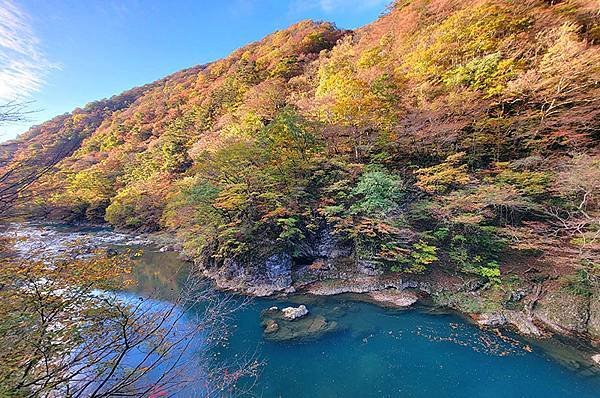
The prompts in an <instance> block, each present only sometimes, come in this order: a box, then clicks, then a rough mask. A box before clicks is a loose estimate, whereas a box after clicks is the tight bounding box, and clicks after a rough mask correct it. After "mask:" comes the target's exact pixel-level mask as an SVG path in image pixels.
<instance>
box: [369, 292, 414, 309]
mask: <svg viewBox="0 0 600 398" xmlns="http://www.w3.org/2000/svg"><path fill="white" fill-rule="evenodd" d="M368 296H369V297H370V298H371V299H373V300H374V301H377V302H378V303H381V304H383V305H385V306H387V307H395V308H407V307H410V306H411V305H413V304H414V303H416V302H417V301H418V300H419V298H418V297H417V295H416V294H415V293H414V292H411V291H407V290H398V289H386V290H378V291H374V292H371V293H368Z"/></svg>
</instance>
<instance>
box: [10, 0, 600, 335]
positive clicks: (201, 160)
mask: <svg viewBox="0 0 600 398" xmlns="http://www.w3.org/2000/svg"><path fill="white" fill-rule="evenodd" d="M599 44H600V24H599V9H598V2H597V1H595V0H565V1H542V0H526V1H509V0H485V1H484V0H463V1H453V0H399V1H396V2H395V3H394V4H392V5H390V6H389V7H388V10H387V12H386V13H385V15H383V16H382V17H381V18H380V19H379V20H377V21H375V22H374V23H372V24H370V25H367V26H365V27H363V28H361V29H358V30H356V31H344V30H339V29H337V28H336V27H335V26H334V25H332V24H330V23H322V22H310V21H305V22H300V23H298V24H296V25H293V26H291V27H289V28H288V29H286V30H283V31H279V32H276V33H274V34H272V35H270V36H268V37H266V38H265V39H263V40H262V41H260V42H256V43H253V44H250V45H248V46H246V47H243V48H241V49H239V50H237V51H235V52H234V53H233V54H231V55H230V56H229V57H227V58H225V59H222V60H219V61H216V62H213V63H211V64H208V65H205V66H201V67H195V68H191V69H188V70H184V71H181V72H179V73H176V74H174V75H171V76H169V77H166V78H165V79H163V80H160V81H157V82H155V83H152V84H150V85H148V86H145V87H142V88H137V89H134V90H132V91H130V92H127V93H124V94H122V95H120V96H118V97H113V98H111V99H109V100H104V101H99V102H96V103H92V104H90V105H87V106H86V107H84V108H83V109H77V110H75V111H74V112H72V113H71V114H67V115H62V116H59V117H57V118H55V119H53V120H51V121H49V122H46V123H44V124H42V125H40V126H38V127H35V128H32V129H31V130H30V131H29V132H27V133H26V134H24V135H23V136H21V137H20V138H19V139H18V140H17V145H14V144H12V145H10V146H6V148H7V149H6V150H5V151H4V152H5V153H4V154H3V157H4V159H5V163H6V161H7V162H8V164H5V165H4V167H5V168H10V167H14V165H15V164H19V165H21V166H23V164H24V165H25V166H23V167H21V169H22V170H26V169H27V168H28V167H40V165H43V164H44V162H45V161H47V160H48V159H50V158H51V157H52V156H61V159H62V160H61V161H60V162H58V163H57V164H56V166H53V169H52V172H51V173H47V174H45V176H44V178H42V179H41V180H40V181H37V182H36V184H34V185H33V186H32V188H31V190H30V192H29V193H28V194H27V195H26V197H28V198H29V199H28V200H27V201H25V202H24V203H22V204H21V206H20V207H19V208H18V209H17V210H18V211H19V213H20V212H21V211H26V212H27V213H28V214H30V215H31V216H35V217H49V218H52V219H61V220H68V221H92V222H102V221H107V222H108V223H110V224H112V225H114V226H117V227H123V228H130V229H135V230H140V231H156V230H166V231H173V232H174V233H176V234H177V236H178V237H179V238H180V239H181V241H182V242H184V247H185V250H186V251H187V253H188V254H190V255H191V256H194V257H197V258H202V259H203V260H202V261H203V262H205V263H210V264H213V265H215V264H216V265H219V266H221V265H223V264H225V265H226V264H228V262H229V261H232V260H235V261H236V262H237V263H240V264H244V266H247V267H252V266H253V265H256V266H257V267H258V266H259V265H258V264H261V261H264V260H265V259H268V258H270V257H271V256H273V255H277V254H280V253H286V254H289V255H290V256H291V257H292V259H293V261H295V262H296V263H311V264H312V265H314V267H318V266H319V264H321V263H328V262H331V261H330V260H332V259H331V258H328V257H327V256H326V255H320V254H318V253H317V254H311V255H307V254H306V253H307V250H305V249H304V248H305V247H306V246H310V245H313V244H314V242H319V241H321V240H322V236H323V235H324V234H326V235H327V236H331V237H333V239H335V241H336V242H338V243H337V244H338V245H340V246H343V247H344V248H349V249H348V250H349V253H350V254H349V255H348V256H345V257H344V261H345V262H348V261H350V262H354V263H356V264H361V266H365V264H366V265H367V266H368V267H369V268H370V269H375V270H381V271H383V272H386V273H387V272H390V273H402V274H410V275H414V274H424V275H428V274H429V273H431V272H435V271H436V270H438V271H439V270H444V272H446V271H447V272H450V273H458V274H460V275H466V276H469V275H471V276H475V277H477V278H480V279H481V280H482V281H483V282H485V283H486V284H488V285H507V286H508V285H511V284H515V283H516V284H518V283H522V282H523V281H531V280H533V279H531V278H538V279H539V280H544V278H550V279H551V280H553V281H554V282H552V283H555V284H558V285H560V286H561V288H564V291H566V292H568V293H569V294H573V295H575V296H577V297H580V298H582V299H588V300H589V298H590V297H591V296H592V295H594V294H597V289H598V287H597V284H598V273H599V264H598V258H600V251H599V249H600V247H599V242H598V237H599V234H600V224H599V216H600V197H599V194H600V153H599V150H598V149H599V146H598V143H599V140H600V104H599V98H600V47H599ZM66 142H74V143H75V147H74V148H73V151H65V150H64V148H65V143H66ZM7 159H8V160H7ZM11 162H12V163H11ZM15 162H16V163H15ZM11 164H12V165H13V166H11ZM30 195H31V196H30ZM332 261H333V260H332ZM339 261H340V262H341V261H342V260H339ZM332 264H333V265H332V266H335V262H333V263H332ZM330 265H331V264H330ZM531 270H533V272H532V271H531ZM532 275H533V276H532ZM540 275H541V276H540ZM540 278H541V279H540ZM596 301H598V300H596ZM596 332H598V334H599V335H600V331H596Z"/></svg>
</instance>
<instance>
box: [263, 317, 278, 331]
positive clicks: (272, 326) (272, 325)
mask: <svg viewBox="0 0 600 398" xmlns="http://www.w3.org/2000/svg"><path fill="white" fill-rule="evenodd" d="M263 327H264V328H265V333H266V334H271V333H275V332H277V331H278V330H279V325H278V324H277V322H275V321H274V320H272V319H267V320H266V321H264V322H263Z"/></svg>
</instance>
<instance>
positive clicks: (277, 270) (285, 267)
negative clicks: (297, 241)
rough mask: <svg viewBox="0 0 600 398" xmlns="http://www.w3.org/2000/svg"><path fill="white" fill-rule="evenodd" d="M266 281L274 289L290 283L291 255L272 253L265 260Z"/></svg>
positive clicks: (282, 287) (279, 288)
mask: <svg viewBox="0 0 600 398" xmlns="http://www.w3.org/2000/svg"><path fill="white" fill-rule="evenodd" d="M265 270H266V277H267V282H268V283H269V284H271V285H272V286H273V288H274V289H276V290H283V289H287V288H288V287H290V286H291V284H292V257H291V256H290V255H289V254H288V253H278V254H274V255H272V256H271V257H269V258H268V259H267V261H265Z"/></svg>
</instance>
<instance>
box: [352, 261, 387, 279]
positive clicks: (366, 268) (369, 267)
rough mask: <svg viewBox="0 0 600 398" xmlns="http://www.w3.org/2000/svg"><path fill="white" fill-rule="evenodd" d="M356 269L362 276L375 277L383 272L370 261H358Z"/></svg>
mask: <svg viewBox="0 0 600 398" xmlns="http://www.w3.org/2000/svg"><path fill="white" fill-rule="evenodd" d="M357 267H358V272H360V273H361V274H363V275H368V276H377V275H381V274H383V270H382V269H381V267H380V266H379V265H377V264H375V263H373V262H371V261H367V260H359V261H358V264H357Z"/></svg>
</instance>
